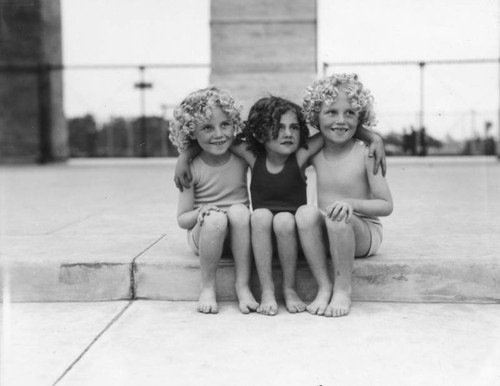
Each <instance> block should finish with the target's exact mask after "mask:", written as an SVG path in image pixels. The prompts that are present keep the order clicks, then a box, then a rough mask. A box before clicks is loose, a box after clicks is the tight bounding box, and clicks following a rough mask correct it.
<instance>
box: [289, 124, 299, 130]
mask: <svg viewBox="0 0 500 386" xmlns="http://www.w3.org/2000/svg"><path fill="white" fill-rule="evenodd" d="M290 130H300V127H299V125H291V126H290Z"/></svg>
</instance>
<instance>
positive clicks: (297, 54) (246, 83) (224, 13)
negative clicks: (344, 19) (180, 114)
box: [210, 0, 317, 118]
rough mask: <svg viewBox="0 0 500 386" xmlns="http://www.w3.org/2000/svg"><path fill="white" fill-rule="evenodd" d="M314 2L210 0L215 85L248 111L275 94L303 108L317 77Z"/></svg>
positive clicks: (212, 72)
mask: <svg viewBox="0 0 500 386" xmlns="http://www.w3.org/2000/svg"><path fill="white" fill-rule="evenodd" d="M316 20H317V17H316V1H315V0H294V1H289V0H245V1H234V0H211V21H210V23H211V54H212V58H211V65H212V68H211V75H210V83H211V84H212V85H214V86H219V87H221V88H224V89H226V90H227V91H229V92H230V93H231V94H232V95H233V96H234V97H235V98H237V100H238V101H239V102H241V103H242V104H243V105H244V107H245V109H244V117H245V118H246V114H247V112H248V110H249V108H250V106H251V104H253V102H255V101H256V100H257V99H259V98H260V97H262V96H266V95H268V94H273V95H276V96H282V97H285V98H288V99H291V100H292V101H294V102H296V103H298V104H299V105H300V104H301V100H302V95H303V92H304V89H305V88H306V87H307V86H308V85H309V84H310V83H311V82H312V81H314V80H315V79H316V74H317V28H316V27H317V22H316Z"/></svg>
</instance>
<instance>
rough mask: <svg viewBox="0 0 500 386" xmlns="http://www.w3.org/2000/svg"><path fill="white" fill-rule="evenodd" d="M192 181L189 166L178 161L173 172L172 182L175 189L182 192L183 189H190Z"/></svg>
mask: <svg viewBox="0 0 500 386" xmlns="http://www.w3.org/2000/svg"><path fill="white" fill-rule="evenodd" d="M192 179H193V176H192V175H191V169H190V167H189V164H188V163H185V162H181V161H180V160H179V161H177V164H176V165H175V172H174V182H175V186H177V189H179V190H180V191H181V192H182V191H183V189H184V188H186V189H188V188H190V187H191V181H192Z"/></svg>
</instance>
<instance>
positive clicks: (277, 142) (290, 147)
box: [264, 111, 300, 155]
mask: <svg viewBox="0 0 500 386" xmlns="http://www.w3.org/2000/svg"><path fill="white" fill-rule="evenodd" d="M271 137H272V136H271ZM299 145H300V126H299V120H298V119H297V115H296V114H295V113H294V112H292V111H287V112H286V113H285V114H283V115H282V116H281V118H280V123H279V131H278V136H277V137H276V138H269V139H268V140H266V141H265V142H264V147H265V148H266V153H268V154H269V153H274V154H278V155H290V154H293V153H295V152H296V151H297V149H298V148H299Z"/></svg>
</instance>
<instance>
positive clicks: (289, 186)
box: [250, 154, 307, 214]
mask: <svg viewBox="0 0 500 386" xmlns="http://www.w3.org/2000/svg"><path fill="white" fill-rule="evenodd" d="M306 190H307V184H306V181H305V177H304V175H303V174H302V172H301V170H300V169H299V165H298V164H297V157H296V156H295V154H292V155H290V157H288V159H287V160H286V163H285V166H284V167H283V169H282V170H281V171H280V172H279V173H276V174H273V173H269V172H268V170H267V167H266V156H265V155H259V156H258V157H257V159H256V160H255V164H254V167H253V170H252V181H251V183H250V195H251V198H252V208H253V209H254V210H255V209H259V208H265V209H269V210H270V211H271V212H272V213H273V214H276V213H279V212H290V213H295V212H296V211H297V209H298V208H299V206H301V205H305V204H306V203H307V195H306Z"/></svg>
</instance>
